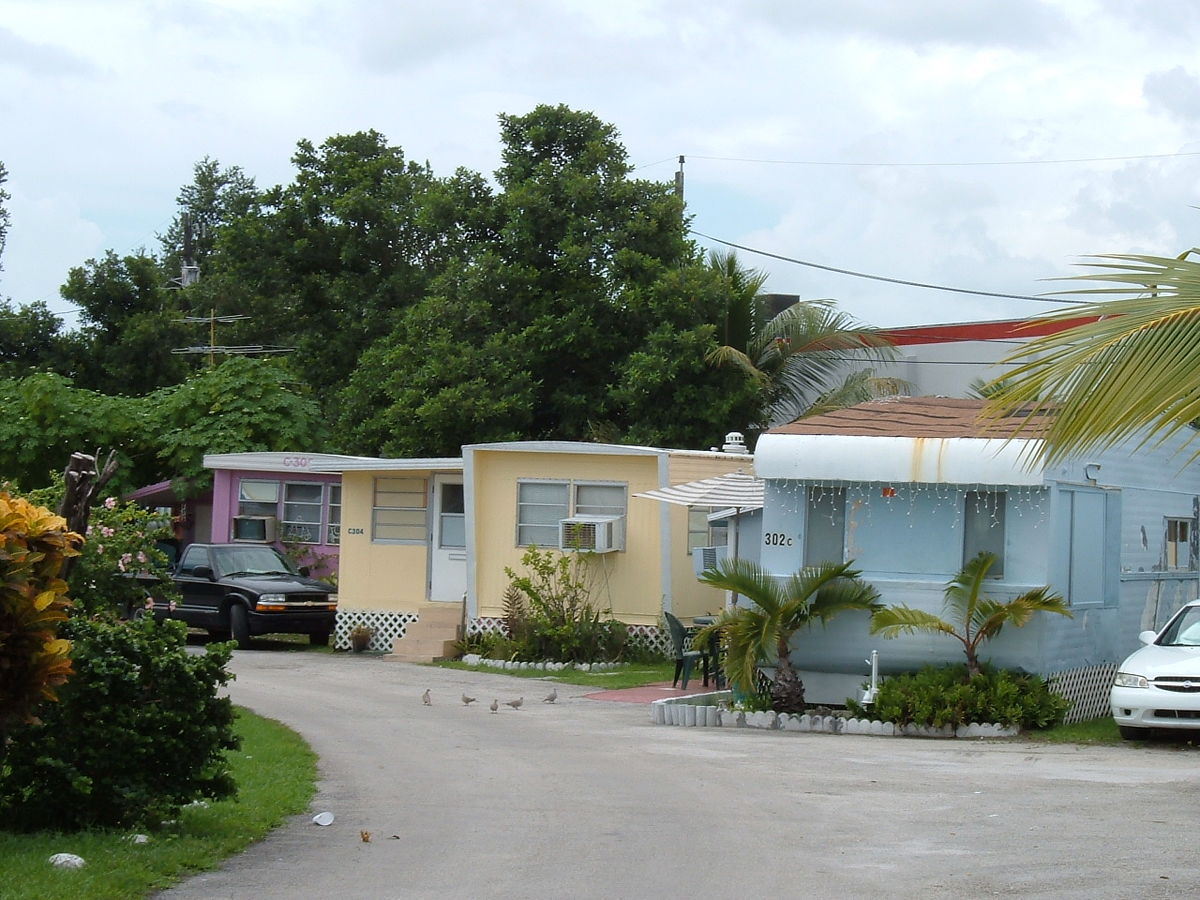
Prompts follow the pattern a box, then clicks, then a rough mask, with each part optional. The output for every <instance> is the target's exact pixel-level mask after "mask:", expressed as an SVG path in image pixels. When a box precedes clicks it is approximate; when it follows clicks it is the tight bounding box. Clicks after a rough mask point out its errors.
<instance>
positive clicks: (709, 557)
mask: <svg viewBox="0 0 1200 900" xmlns="http://www.w3.org/2000/svg"><path fill="white" fill-rule="evenodd" d="M728 557H729V548H728V547H726V546H718V547H693V548H692V572H693V573H694V574H695V576H696V577H697V578H699V577H700V576H701V575H702V574H704V571H705V570H706V569H711V568H713V567H715V566H716V564H717V562H718V560H722V559H727V558H728Z"/></svg>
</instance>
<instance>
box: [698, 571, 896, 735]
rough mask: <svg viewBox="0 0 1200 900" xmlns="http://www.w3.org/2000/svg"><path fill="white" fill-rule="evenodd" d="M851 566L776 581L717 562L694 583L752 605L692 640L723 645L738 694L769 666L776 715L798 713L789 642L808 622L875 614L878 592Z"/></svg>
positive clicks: (800, 698)
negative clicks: (716, 638)
mask: <svg viewBox="0 0 1200 900" xmlns="http://www.w3.org/2000/svg"><path fill="white" fill-rule="evenodd" d="M852 566H853V562H844V563H832V562H828V563H821V564H820V565H816V566H808V567H805V568H803V569H801V570H800V571H799V572H797V573H795V574H794V575H790V576H787V577H785V578H777V577H776V576H774V575H770V574H768V573H767V572H766V571H764V570H763V569H762V568H761V567H760V566H759V565H758V564H757V563H755V562H753V561H751V560H746V559H723V560H720V561H719V562H718V563H717V565H716V566H715V567H713V568H711V569H707V570H705V571H704V573H703V574H701V576H700V581H702V582H703V583H704V584H709V585H712V586H713V587H717V588H721V589H722V590H726V591H733V592H734V593H735V594H739V595H741V596H742V597H744V598H745V599H747V600H749V601H750V602H751V603H753V604H754V605H753V606H738V607H734V608H733V609H727V610H725V611H724V612H723V613H722V614H721V615H720V616H719V617H718V618H717V621H716V622H714V623H713V624H712V625H709V626H707V627H705V628H704V629H702V630H701V631H700V633H699V634H698V635H697V636H696V638H695V640H696V642H697V643H704V642H707V641H708V640H710V639H711V637H712V636H713V634H714V632H715V633H717V634H719V635H720V636H721V638H722V640H723V641H724V642H725V645H726V657H725V674H726V675H727V676H728V678H729V683H730V684H731V685H732V686H733V688H734V689H735V690H737V691H738V692H740V693H742V694H747V695H748V694H753V693H754V692H755V687H756V684H755V683H756V679H757V675H758V667H759V666H760V665H771V664H772V663H774V665H775V678H774V681H773V684H772V686H771V698H772V704H773V706H774V708H775V710H776V712H792V713H799V712H803V711H804V683H803V682H802V681H801V680H800V676H799V675H798V674H797V673H796V669H795V668H794V666H793V664H792V660H791V640H792V636H793V635H794V634H795V633H796V632H797V631H799V630H800V629H801V628H807V627H808V626H810V625H812V624H813V623H814V622H821V623H822V624H824V623H826V622H828V621H829V620H830V619H832V618H833V617H834V616H836V615H837V614H838V613H841V612H845V611H846V610H853V609H859V610H867V611H874V610H876V609H878V602H877V601H878V599H879V592H878V591H876V590H875V588H874V587H872V586H871V585H870V584H867V583H866V582H865V581H862V580H860V579H859V577H858V576H859V574H860V573H859V571H858V570H857V569H854V568H852Z"/></svg>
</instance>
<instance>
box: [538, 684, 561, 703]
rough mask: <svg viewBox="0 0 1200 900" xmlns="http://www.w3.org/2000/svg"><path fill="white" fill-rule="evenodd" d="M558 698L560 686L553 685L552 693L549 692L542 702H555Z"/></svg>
mask: <svg viewBox="0 0 1200 900" xmlns="http://www.w3.org/2000/svg"><path fill="white" fill-rule="evenodd" d="M557 699H558V688H557V687H552V688H551V689H550V693H548V694H547V695H546V696H545V697H543V698H542V702H543V703H553V702H554V701H555V700H557Z"/></svg>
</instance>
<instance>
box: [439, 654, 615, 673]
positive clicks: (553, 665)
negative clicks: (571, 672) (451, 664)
mask: <svg viewBox="0 0 1200 900" xmlns="http://www.w3.org/2000/svg"><path fill="white" fill-rule="evenodd" d="M462 661H463V662H464V663H466V664H467V665H468V666H489V667H491V668H493V669H518V670H529V669H532V670H535V671H539V672H561V671H562V670H563V669H575V670H576V671H579V672H612V671H615V670H616V669H620V668H624V667H625V666H627V665H629V663H615V662H611V663H567V662H546V661H544V660H543V661H541V662H521V661H518V660H515V659H484V658H483V657H482V656H480V655H479V654H478V653H468V654H466V655H465V656H463V658H462Z"/></svg>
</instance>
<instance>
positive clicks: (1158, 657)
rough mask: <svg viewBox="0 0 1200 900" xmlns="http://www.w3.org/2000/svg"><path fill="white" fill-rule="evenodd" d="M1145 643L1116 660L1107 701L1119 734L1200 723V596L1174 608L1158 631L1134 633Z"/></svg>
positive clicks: (1131, 735)
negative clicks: (1180, 607) (1176, 608)
mask: <svg viewBox="0 0 1200 900" xmlns="http://www.w3.org/2000/svg"><path fill="white" fill-rule="evenodd" d="M1138 640H1140V641H1141V642H1142V643H1143V644H1145V645H1146V646H1145V647H1142V648H1141V649H1140V650H1136V651H1134V653H1133V654H1131V655H1130V657H1129V658H1128V659H1126V660H1125V662H1123V663H1121V667H1120V669H1119V670H1118V671H1117V677H1116V679H1115V680H1114V681H1113V686H1112V692H1111V693H1110V695H1109V702H1110V703H1111V704H1112V714H1113V718H1114V719H1116V722H1117V728H1119V729H1120V731H1121V737H1123V738H1126V739H1128V740H1133V739H1136V738H1144V737H1147V736H1148V735H1149V734H1150V729H1152V728H1194V729H1200V600H1196V601H1193V602H1191V603H1189V604H1188V605H1187V606H1185V607H1183V609H1181V610H1179V612H1177V613H1176V614H1175V615H1174V617H1172V619H1171V621H1169V622H1168V623H1167V624H1166V627H1165V628H1163V630H1162V631H1160V632H1159V633H1158V634H1155V633H1154V632H1153V631H1143V632H1142V633H1141V634H1139V635H1138Z"/></svg>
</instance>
